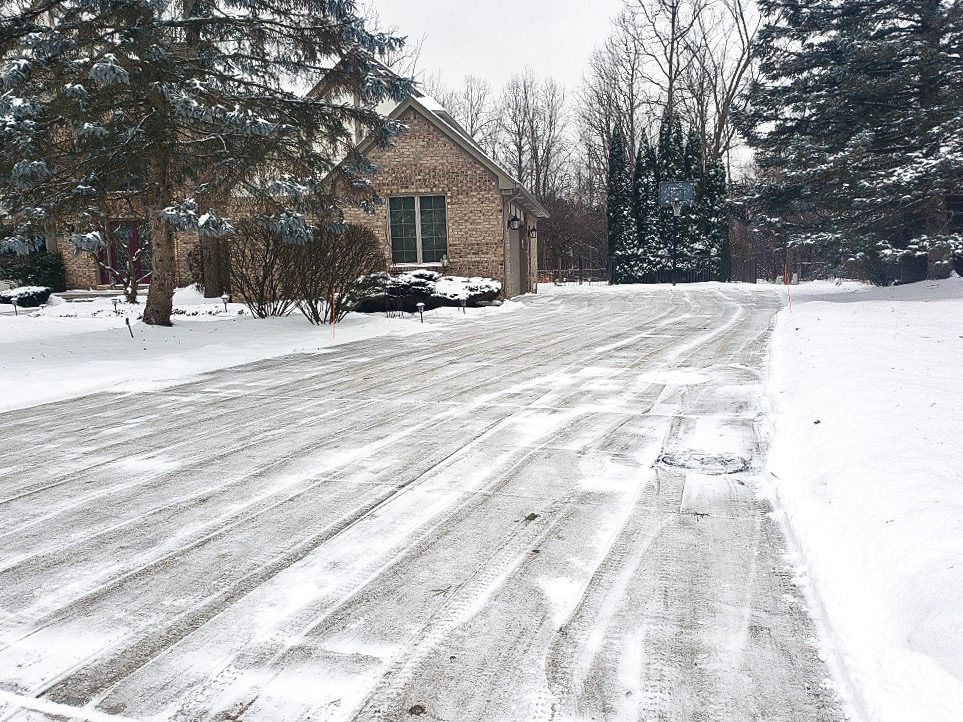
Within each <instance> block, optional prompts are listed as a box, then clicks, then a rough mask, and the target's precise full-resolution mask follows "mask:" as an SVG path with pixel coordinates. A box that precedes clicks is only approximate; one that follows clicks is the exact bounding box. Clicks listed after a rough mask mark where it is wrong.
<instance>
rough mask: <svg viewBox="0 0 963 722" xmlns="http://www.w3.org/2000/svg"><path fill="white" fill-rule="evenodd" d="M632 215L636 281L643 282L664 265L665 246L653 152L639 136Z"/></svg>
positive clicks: (648, 144) (656, 169)
mask: <svg viewBox="0 0 963 722" xmlns="http://www.w3.org/2000/svg"><path fill="white" fill-rule="evenodd" d="M634 187H635V213H636V220H635V224H636V229H637V233H638V244H637V245H638V249H639V251H638V252H639V263H638V274H637V280H638V281H645V280H646V279H647V278H651V277H652V276H653V274H656V273H658V272H660V271H662V270H664V267H665V265H666V263H667V262H668V261H667V259H668V246H667V245H666V243H665V242H664V239H663V237H662V234H661V228H660V224H661V221H660V219H659V161H658V158H657V157H656V154H655V149H654V148H653V147H652V145H651V144H650V143H649V141H648V139H647V138H645V137H643V139H642V144H641V145H640V146H639V153H638V156H637V158H636V164H635V179H634Z"/></svg>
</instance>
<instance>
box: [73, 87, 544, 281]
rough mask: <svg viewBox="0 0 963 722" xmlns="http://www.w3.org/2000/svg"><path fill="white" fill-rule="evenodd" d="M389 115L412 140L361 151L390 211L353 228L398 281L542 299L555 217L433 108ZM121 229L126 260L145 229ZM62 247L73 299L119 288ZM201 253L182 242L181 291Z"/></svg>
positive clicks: (359, 218) (180, 237)
mask: <svg viewBox="0 0 963 722" xmlns="http://www.w3.org/2000/svg"><path fill="white" fill-rule="evenodd" d="M312 92H313V93H317V89H315V91H312ZM379 110H380V111H381V112H382V113H387V114H388V115H389V117H391V118H392V119H395V120H399V121H401V122H402V123H404V124H405V125H406V126H407V128H408V130H407V131H406V132H404V133H402V134H400V135H399V136H398V137H397V138H396V139H395V144H394V146H393V147H391V148H387V149H383V148H378V147H377V146H376V144H375V143H374V142H373V141H371V140H361V139H359V141H360V148H361V150H362V151H363V152H364V153H365V154H366V155H367V156H368V157H369V158H370V159H371V161H372V162H373V163H374V164H375V165H376V166H378V168H379V171H378V173H377V174H376V175H375V176H374V178H373V185H374V189H375V191H376V192H377V193H378V194H379V196H381V197H382V198H383V199H384V203H383V204H382V205H380V206H378V207H377V208H376V210H375V212H374V213H373V214H366V213H364V212H363V211H362V210H361V209H359V208H356V207H349V208H344V209H343V211H344V215H345V219H346V220H347V221H349V222H352V223H358V224H363V225H366V226H368V227H370V228H371V229H372V230H374V231H375V232H376V233H377V234H378V235H379V237H382V238H383V239H384V244H385V255H386V257H387V258H388V259H389V260H390V262H391V269H392V270H394V271H402V270H410V269H415V268H427V269H433V270H438V271H442V272H445V273H451V274H453V275H463V276H484V277H489V278H494V279H497V280H499V281H501V282H502V288H503V294H504V295H505V296H507V297H511V296H516V295H518V294H521V293H527V292H529V291H531V290H534V289H535V282H536V272H537V259H538V253H537V246H536V243H537V227H538V219H539V218H545V217H547V216H548V213H547V211H546V210H545V208H544V207H543V206H542V205H541V204H540V203H539V202H538V201H537V200H536V199H535V198H534V197H533V196H532V195H531V194H530V193H529V192H528V191H527V190H526V189H525V188H524V187H523V186H522V185H521V183H519V182H518V181H517V180H515V179H514V178H513V177H512V176H511V174H509V173H508V172H507V171H506V170H505V169H504V168H502V167H501V166H500V165H499V164H498V163H497V162H495V161H494V160H493V159H492V158H491V157H490V156H488V155H487V154H486V153H485V152H484V151H483V150H482V149H481V147H479V145H478V144H477V143H476V142H475V141H474V140H473V139H472V138H471V136H470V135H469V134H468V132H467V131H465V130H464V129H463V128H462V127H461V126H460V125H459V124H458V123H457V122H456V121H455V120H454V119H453V118H452V117H451V116H450V115H449V114H448V113H447V111H445V109H444V108H443V107H442V106H441V105H439V104H438V103H437V101H435V100H433V99H432V98H430V97H428V96H425V95H422V94H421V93H420V92H418V91H415V92H414V93H413V94H412V95H411V97H409V98H407V99H406V100H405V101H404V102H402V103H400V104H398V105H397V106H396V107H395V108H394V109H393V110H390V112H389V109H388V108H379ZM111 225H112V227H111V229H110V232H111V233H113V234H115V238H119V239H121V242H120V243H114V244H112V245H113V246H116V247H119V248H120V251H117V249H116V248H112V249H110V253H112V254H113V253H117V252H120V253H124V252H126V253H130V254H133V253H135V252H136V251H137V249H138V247H139V245H140V242H141V237H142V234H143V229H144V227H143V224H142V223H140V222H138V221H137V220H136V219H118V220H116V221H115V222H114V223H112V224H111ZM57 243H58V246H59V248H58V250H60V251H61V253H62V254H63V257H64V262H65V265H66V281H67V288H68V289H81V288H83V289H86V288H94V287H96V286H106V285H109V284H110V283H111V279H110V278H109V277H108V276H107V274H106V272H105V271H104V270H103V269H102V268H100V267H99V266H98V264H97V263H96V262H95V261H94V260H93V259H92V258H91V257H90V256H89V255H86V254H82V255H75V254H74V252H73V248H72V246H71V244H70V241H69V240H68V239H66V238H64V239H60V240H58V242H57ZM197 245H198V240H197V237H196V235H194V234H177V237H176V242H175V262H176V268H177V274H176V284H177V285H178V286H184V285H187V284H189V283H190V282H191V281H192V280H193V274H192V273H191V268H190V266H191V263H192V262H194V256H195V255H196V248H197ZM114 260H116V259H111V261H114ZM139 265H140V268H139V269H138V275H139V276H140V277H142V278H144V280H145V281H148V280H149V274H150V266H149V257H145V258H143V259H141V262H140V264H139Z"/></svg>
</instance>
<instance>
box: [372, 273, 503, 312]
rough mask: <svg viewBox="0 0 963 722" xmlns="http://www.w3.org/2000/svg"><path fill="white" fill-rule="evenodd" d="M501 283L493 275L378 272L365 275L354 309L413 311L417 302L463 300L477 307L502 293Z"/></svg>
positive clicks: (433, 305) (459, 302)
mask: <svg viewBox="0 0 963 722" xmlns="http://www.w3.org/2000/svg"><path fill="white" fill-rule="evenodd" d="M501 290H502V285H501V283H499V282H498V281H496V280H494V279H491V278H467V277H465V276H443V275H441V274H440V273H438V272H436V271H425V270H419V271H409V272H407V273H398V274H393V275H392V274H388V273H375V274H372V275H371V276H368V277H367V278H366V279H365V282H364V284H363V287H362V290H361V291H360V294H361V296H362V298H361V299H360V300H359V301H358V302H357V303H356V304H355V306H354V310H355V311H360V312H361V313H377V312H379V311H406V312H408V313H414V312H415V311H417V310H418V304H419V303H423V304H425V310H426V311H430V310H431V309H433V308H440V307H442V306H454V307H458V306H461V305H462V301H464V302H465V305H466V306H469V307H475V306H478V305H480V304H484V303H487V302H490V301H494V300H495V299H496V298H498V296H499V294H501Z"/></svg>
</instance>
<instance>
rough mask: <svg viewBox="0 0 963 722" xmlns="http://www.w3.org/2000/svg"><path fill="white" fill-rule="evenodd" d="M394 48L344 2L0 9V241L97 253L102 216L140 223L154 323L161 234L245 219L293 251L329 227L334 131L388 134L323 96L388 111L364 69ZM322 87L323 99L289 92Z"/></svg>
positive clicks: (403, 86)
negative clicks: (51, 242)
mask: <svg viewBox="0 0 963 722" xmlns="http://www.w3.org/2000/svg"><path fill="white" fill-rule="evenodd" d="M402 43H403V40H402V39H400V38H396V37H391V36H389V35H385V34H381V33H373V32H369V31H368V30H366V29H365V26H364V22H363V21H362V19H361V17H360V16H359V14H358V13H357V11H356V8H355V3H354V2H353V0H336V1H333V0H259V1H258V2H241V1H240V0H182V1H181V2H167V1H158V0H38V1H37V2H32V3H26V2H24V3H17V4H13V3H10V4H7V5H6V6H5V7H4V9H3V10H0V48H2V53H3V55H2V59H3V61H5V67H4V68H3V76H2V81H3V87H4V92H3V94H2V95H0V137H2V143H0V147H2V149H0V210H2V215H3V216H5V225H7V226H8V230H7V233H6V241H5V247H7V248H14V249H19V250H24V249H25V248H26V247H28V246H29V245H30V243H31V240H32V239H34V238H36V237H37V236H39V235H42V234H46V233H50V232H69V233H70V234H71V237H72V239H73V241H74V244H75V246H76V247H77V248H78V249H81V250H86V251H97V250H98V249H101V248H103V247H104V245H105V244H106V238H105V235H106V233H107V230H106V229H107V225H108V221H109V220H110V219H111V218H117V217H118V215H119V214H123V215H127V214H132V215H134V216H135V217H136V216H140V217H142V218H144V219H145V220H146V222H147V225H148V226H149V228H150V235H151V244H152V246H153V251H154V259H153V275H152V280H151V286H150V293H149V296H148V302H147V307H146V309H145V312H144V320H145V321H146V322H147V323H151V324H162V325H168V324H169V323H170V313H171V297H172V292H173V285H174V271H175V269H174V232H175V230H180V231H197V232H199V233H200V235H201V236H217V235H221V234H224V233H225V232H227V231H229V230H230V224H229V222H228V220H227V219H228V218H229V216H231V215H232V214H239V213H245V214H250V213H257V214H259V215H261V216H262V217H263V220H264V222H265V223H268V224H270V225H271V226H272V227H273V228H274V229H276V230H277V231H278V232H280V233H281V234H282V236H283V237H285V238H286V239H288V240H290V241H292V242H298V241H303V240H305V239H307V238H308V237H309V236H310V233H311V231H310V226H311V224H312V223H324V222H332V221H335V222H336V221H337V220H338V214H337V211H336V203H337V202H338V199H339V198H343V197H344V196H346V195H350V196H354V197H355V199H356V200H360V199H361V198H362V197H364V196H366V195H368V190H367V185H366V181H365V174H366V173H367V171H368V170H369V168H368V166H367V164H366V163H365V161H364V159H363V158H360V157H357V156H354V155H352V151H351V143H352V136H351V133H352V131H353V130H354V128H355V127H356V126H358V125H360V126H361V127H363V128H366V129H368V130H371V131H373V132H375V133H376V134H377V136H378V137H380V138H381V139H382V140H383V141H385V142H387V140H388V138H389V137H390V135H391V134H392V133H393V132H394V131H396V130H397V128H395V127H393V126H392V124H389V123H388V122H387V121H386V119H385V118H383V117H382V116H380V115H378V114H377V113H375V112H373V111H370V110H366V109H364V107H361V108H357V107H352V106H350V105H346V104H342V103H340V102H338V101H337V98H338V97H339V96H340V97H343V96H349V97H350V96H352V95H359V96H360V97H361V99H362V101H364V103H363V105H364V106H366V107H374V105H375V104H377V102H378V101H380V100H382V99H385V98H387V97H389V96H391V97H395V98H397V99H401V98H402V97H403V96H404V95H405V94H406V93H407V92H409V90H410V82H408V81H406V80H402V79H398V78H394V77H392V76H390V75H386V74H385V73H383V72H380V71H379V70H378V68H376V58H378V57H379V56H382V55H383V54H386V53H389V52H392V51H394V50H396V49H398V48H399V47H400V46H401V44H402ZM332 66H333V67H332ZM322 75H326V78H327V88H328V91H329V92H330V94H331V97H333V98H335V101H330V100H325V99H321V98H309V97H305V96H304V94H303V93H302V92H298V91H296V90H294V88H297V87H301V88H304V87H308V86H309V85H310V84H313V83H314V82H316V81H317V80H318V79H319V78H320V77H322ZM343 159H344V160H345V162H343V163H341V161H342V160H343ZM335 169H337V171H338V174H339V175H338V178H339V179H340V180H337V181H336V182H334V183H333V184H332V183H331V179H330V178H329V177H328V176H329V173H330V172H331V171H332V170H335ZM241 206H243V209H242V208H240V207H241ZM128 217H129V216H128ZM0 235H4V234H2V233H0Z"/></svg>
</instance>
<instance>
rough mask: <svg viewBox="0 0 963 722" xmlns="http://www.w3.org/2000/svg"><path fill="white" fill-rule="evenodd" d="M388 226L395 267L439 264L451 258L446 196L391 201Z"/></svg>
mask: <svg viewBox="0 0 963 722" xmlns="http://www.w3.org/2000/svg"><path fill="white" fill-rule="evenodd" d="M388 226H389V234H390V236H391V258H392V261H393V262H394V263H439V262H440V261H441V260H442V258H443V257H444V256H446V255H447V254H448V214H447V211H446V207H445V197H444V196H395V197H393V198H389V199H388Z"/></svg>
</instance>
